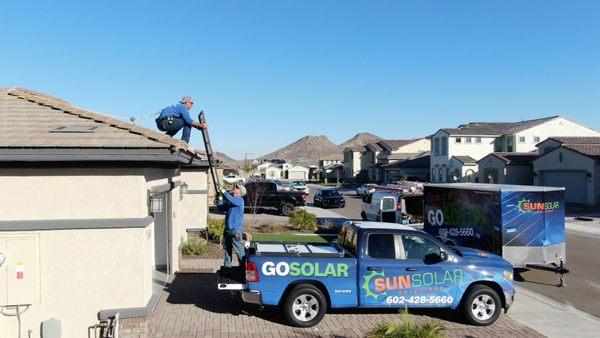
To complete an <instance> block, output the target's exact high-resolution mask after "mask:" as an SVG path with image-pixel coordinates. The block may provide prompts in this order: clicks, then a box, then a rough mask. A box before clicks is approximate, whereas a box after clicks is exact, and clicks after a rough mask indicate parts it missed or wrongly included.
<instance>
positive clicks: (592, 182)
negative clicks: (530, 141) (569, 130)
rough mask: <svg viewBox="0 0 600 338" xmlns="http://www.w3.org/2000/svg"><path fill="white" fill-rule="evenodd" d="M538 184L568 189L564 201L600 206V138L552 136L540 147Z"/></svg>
mask: <svg viewBox="0 0 600 338" xmlns="http://www.w3.org/2000/svg"><path fill="white" fill-rule="evenodd" d="M538 148H539V152H540V155H539V157H538V158H536V159H535V160H534V161H533V182H534V184H535V185H542V186H554V187H565V201H566V202H569V203H576V204H588V205H598V204H600V137H551V138H549V139H547V140H545V141H543V142H540V144H538Z"/></svg>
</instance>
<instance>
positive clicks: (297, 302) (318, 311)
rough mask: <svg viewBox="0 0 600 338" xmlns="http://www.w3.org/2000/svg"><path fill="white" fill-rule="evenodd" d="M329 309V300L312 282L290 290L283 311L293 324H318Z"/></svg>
mask: <svg viewBox="0 0 600 338" xmlns="http://www.w3.org/2000/svg"><path fill="white" fill-rule="evenodd" d="M326 310H327V301H326V300H325V296H323V293H321V291H320V290H319V289H317V288H316V287H315V286H313V285H310V284H300V285H298V286H296V287H295V288H294V289H293V290H292V292H290V293H289V294H288V296H287V298H286V299H285V302H284V303H283V312H284V313H285V317H286V318H287V320H288V322H289V323H290V324H291V325H293V326H299V327H310V326H314V325H317V324H318V323H319V322H320V321H321V319H323V316H325V312H326Z"/></svg>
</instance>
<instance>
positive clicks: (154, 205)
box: [149, 193, 165, 213]
mask: <svg viewBox="0 0 600 338" xmlns="http://www.w3.org/2000/svg"><path fill="white" fill-rule="evenodd" d="M149 204H150V212H152V213H157V212H162V211H163V210H164V209H165V206H164V199H163V196H162V195H160V194H158V193H151V194H150V198H149Z"/></svg>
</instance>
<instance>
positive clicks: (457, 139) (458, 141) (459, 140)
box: [454, 137, 462, 143]
mask: <svg viewBox="0 0 600 338" xmlns="http://www.w3.org/2000/svg"><path fill="white" fill-rule="evenodd" d="M454 141H455V142H456V143H460V142H461V141H462V140H461V139H460V137H457V138H456V139H455V140H454Z"/></svg>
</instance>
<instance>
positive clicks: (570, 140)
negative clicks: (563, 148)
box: [548, 136, 600, 144]
mask: <svg viewBox="0 0 600 338" xmlns="http://www.w3.org/2000/svg"><path fill="white" fill-rule="evenodd" d="M548 139H550V140H555V141H558V142H560V143H562V144H600V137H599V136H554V137H549V138H548Z"/></svg>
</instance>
